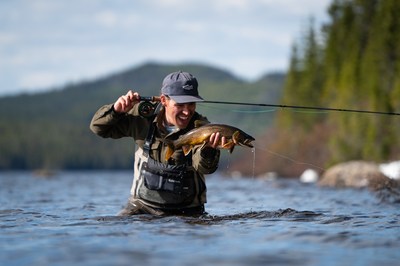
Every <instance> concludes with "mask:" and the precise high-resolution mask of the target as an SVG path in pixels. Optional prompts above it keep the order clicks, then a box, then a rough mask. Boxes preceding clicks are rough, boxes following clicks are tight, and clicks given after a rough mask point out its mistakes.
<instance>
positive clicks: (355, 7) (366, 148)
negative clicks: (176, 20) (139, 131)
mask: <svg viewBox="0 0 400 266" xmlns="http://www.w3.org/2000/svg"><path fill="white" fill-rule="evenodd" d="M327 12H328V15H329V20H328V21H326V22H325V23H324V24H323V25H315V23H314V21H313V20H312V19H310V22H309V24H308V26H307V27H306V28H305V29H303V31H302V33H301V37H300V38H299V39H297V40H296V41H295V42H294V43H293V46H292V52H291V56H290V58H288V61H289V62H290V66H289V68H288V69H287V72H286V73H272V74H267V75H265V76H264V77H262V78H260V79H259V80H257V81H254V82H247V81H243V80H241V79H240V78H237V77H235V76H234V75H232V74H230V73H229V72H227V71H225V70H222V69H218V68H215V67H212V66H204V65H196V64H182V65H166V64H157V63H148V64H145V65H143V66H139V67H134V68H132V69H128V70H126V71H124V72H121V73H115V74H112V75H110V76H107V77H102V78H99V79H98V80H93V81H85V82H81V83H77V84H67V85H65V86H64V87H62V88H54V89H53V90H51V91H50V92H46V93H40V94H33V95H27V94H25V95H18V96H12V97H11V96H8V97H2V98H0V135H1V139H0V151H1V153H0V170H10V169H42V168H44V169H121V168H122V169H131V168H132V164H133V162H132V161H133V151H134V146H133V141H132V140H125V139H123V140H118V141H115V140H109V139H101V138H99V137H97V136H94V135H93V134H92V133H91V132H90V131H89V129H88V126H89V123H90V120H91V117H92V116H93V114H94V112H95V111H96V110H97V109H98V108H99V107H100V106H101V105H103V104H108V103H112V102H114V101H115V100H116V99H117V98H118V97H119V96H120V95H122V94H124V93H125V92H126V90H127V89H129V88H132V86H134V87H135V88H138V90H139V92H141V93H142V94H143V95H146V94H147V95H149V96H150V95H158V94H159V89H160V83H161V81H162V79H163V77H164V76H165V75H167V74H168V73H170V72H173V71H176V70H177V69H183V70H185V71H188V72H191V73H193V74H195V76H197V77H198V79H199V83H200V92H201V94H202V96H203V97H204V98H206V99H209V100H222V101H234V102H253V103H270V104H285V105H303V106H315V107H327V108H343V109H358V110H371V111H381V112H399V111H400V101H399V99H400V18H399V16H398V14H400V1H397V0H334V1H332V3H331V4H330V6H329V9H328V10H327ZM16 107H17V108H16ZM198 109H199V112H201V113H203V114H205V115H206V116H207V117H208V118H209V119H210V120H211V121H216V122H222V123H226V124H233V125H235V126H237V127H239V128H241V129H243V130H245V131H246V132H247V133H249V134H251V135H254V137H256V149H255V154H254V157H253V156H252V155H251V157H249V153H248V152H247V151H246V152H244V150H243V149H241V150H240V151H238V150H239V149H237V150H235V152H234V153H233V155H232V156H230V157H226V156H225V155H224V158H223V162H222V167H221V169H222V170H223V171H225V170H226V171H230V172H232V171H240V172H242V173H247V174H256V175H259V174H260V175H261V174H263V173H266V172H276V173H278V174H279V175H280V176H298V175H299V174H300V173H301V172H302V171H304V170H305V169H306V168H315V169H316V170H318V171H323V169H326V167H328V166H330V165H332V164H334V163H338V162H343V161H349V160H368V161H375V162H385V161H389V160H398V158H399V156H400V148H399V144H400V143H399V142H400V140H399V138H398V136H399V135H400V123H399V122H400V121H399V119H400V118H399V117H398V116H395V115H375V114H360V113H346V112H329V111H328V112H324V111H301V110H288V109H279V108H277V109H268V108H257V107H245V106H222V105H206V104H204V105H200V104H199V106H198Z"/></svg>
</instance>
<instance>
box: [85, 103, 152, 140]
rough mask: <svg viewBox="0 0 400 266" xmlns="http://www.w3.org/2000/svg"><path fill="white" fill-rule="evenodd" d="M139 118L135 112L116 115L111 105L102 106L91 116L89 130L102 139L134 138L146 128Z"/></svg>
mask: <svg viewBox="0 0 400 266" xmlns="http://www.w3.org/2000/svg"><path fill="white" fill-rule="evenodd" d="M141 120H142V119H141V117H140V116H138V115H135V110H134V109H132V111H130V112H128V113H123V114H120V113H117V112H115V111H114V108H113V105H112V104H109V105H104V106H103V107H101V108H100V109H99V110H98V111H97V112H96V113H95V114H94V116H93V118H92V121H91V122H90V129H91V130H92V132H93V133H95V134H96V135H98V136H100V137H103V138H113V139H118V138H122V137H133V138H135V139H136V137H137V136H138V135H139V134H140V132H139V131H142V130H143V129H145V128H146V127H145V126H144V123H143V121H141Z"/></svg>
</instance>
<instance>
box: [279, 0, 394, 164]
mask: <svg viewBox="0 0 400 266" xmlns="http://www.w3.org/2000/svg"><path fill="white" fill-rule="evenodd" d="M328 14H329V22H328V23H327V24H326V25H324V26H323V27H322V29H321V30H320V31H316V30H315V28H314V25H313V23H310V24H311V25H310V27H309V29H308V31H307V32H306V33H305V34H303V37H302V39H301V40H300V41H298V42H297V43H296V44H294V45H293V49H292V56H291V61H290V68H289V70H288V75H287V80H286V84H285V89H284V94H283V98H282V102H283V103H284V104H297V105H308V106H325V107H332V108H348V109H364V110H373V111H387V112H399V111H400V16H399V14H400V1H398V0H334V1H333V2H332V4H331V5H330V7H329V9H328ZM277 127H278V128H279V129H280V130H281V132H287V133H288V134H284V133H282V134H280V136H281V140H280V142H285V143H289V144H290V145H291V147H292V149H291V152H292V154H291V155H293V156H295V157H296V158H301V157H302V156H304V154H299V153H298V152H297V154H296V151H298V150H299V149H296V148H299V147H300V146H301V145H302V143H304V141H305V140H309V139H314V142H316V141H317V140H320V142H322V143H314V144H316V145H317V144H318V145H320V146H321V147H323V148H322V150H321V149H320V150H319V152H320V153H321V154H318V156H322V158H323V162H321V160H322V158H318V159H319V162H321V163H328V164H329V163H334V162H339V161H346V160H352V159H365V160H374V161H385V160H389V159H399V156H400V149H399V144H400V140H399V136H400V117H398V116H385V115H366V114H354V113H337V112H329V113H307V114H304V113H296V112H290V111H283V112H281V113H280V114H279V115H278V119H277ZM321 128H323V130H321ZM282 138H283V139H285V138H286V140H282ZM284 148H285V149H288V147H284ZM289 148H290V147H289ZM286 151H288V150H286ZM289 152H290V149H289Z"/></svg>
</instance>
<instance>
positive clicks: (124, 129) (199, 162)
mask: <svg viewBox="0 0 400 266" xmlns="http://www.w3.org/2000/svg"><path fill="white" fill-rule="evenodd" d="M138 106H139V105H138V104H137V105H135V106H134V108H132V110H131V111H129V112H128V113H123V114H120V113H117V112H115V111H114V109H113V105H112V104H110V105H105V106H103V107H101V108H100V109H99V110H98V111H97V112H96V113H95V115H94V117H93V119H92V121H91V123H90V129H91V130H92V131H93V132H94V133H95V134H97V135H99V136H101V137H104V138H114V139H118V138H122V137H132V138H133V139H134V140H135V143H136V145H137V146H138V147H140V148H143V145H144V142H145V139H146V137H147V134H148V131H149V128H150V123H154V124H155V133H154V135H155V138H154V141H153V143H152V144H151V147H150V157H151V158H152V159H154V160H156V161H159V162H162V163H168V164H173V165H179V164H185V163H186V164H190V165H192V166H193V167H194V169H195V170H196V172H197V174H198V176H199V177H200V178H201V179H202V180H203V181H204V182H205V178H204V175H205V174H211V173H213V172H215V171H216V170H217V168H218V163H219V156H220V151H219V150H217V149H212V148H210V147H203V148H201V146H200V145H199V146H196V147H195V148H194V149H193V151H192V153H190V154H189V155H188V156H185V155H184V154H183V152H182V151H181V150H176V151H175V152H174V154H173V155H172V156H171V158H170V159H169V160H168V162H166V161H165V153H166V150H167V144H166V143H165V141H163V140H164V139H167V140H176V139H177V138H178V137H179V136H180V135H183V134H185V133H187V132H188V131H189V130H191V129H193V128H194V127H195V126H194V124H195V123H194V121H196V120H201V121H203V122H208V120H207V118H205V117H203V116H201V115H200V114H198V113H197V112H196V113H195V114H194V115H193V117H192V119H191V121H190V122H189V125H188V127H187V128H185V129H180V130H177V131H175V132H172V133H168V132H167V131H166V129H165V127H164V126H163V120H164V116H165V110H164V109H163V108H161V110H160V111H159V113H158V115H157V116H156V117H154V118H152V119H149V118H143V117H141V116H140V115H139V111H138ZM135 160H137V158H135ZM133 190H134V189H132V191H133ZM201 198H202V200H201V201H202V202H198V203H197V204H194V205H199V204H203V203H205V202H206V195H205V192H204V195H202V197H201Z"/></svg>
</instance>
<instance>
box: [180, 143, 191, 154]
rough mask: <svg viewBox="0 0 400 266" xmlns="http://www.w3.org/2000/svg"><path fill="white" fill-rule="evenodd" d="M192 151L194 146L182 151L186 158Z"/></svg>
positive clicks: (187, 146)
mask: <svg viewBox="0 0 400 266" xmlns="http://www.w3.org/2000/svg"><path fill="white" fill-rule="evenodd" d="M192 149H193V146H191V145H184V146H182V151H183V154H185V156H187V155H188V154H189V153H190V152H191V151H192Z"/></svg>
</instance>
